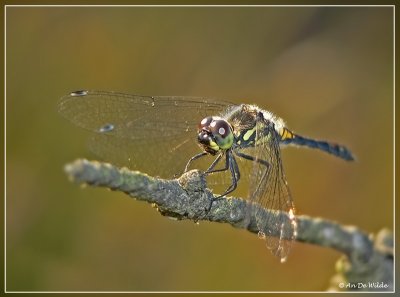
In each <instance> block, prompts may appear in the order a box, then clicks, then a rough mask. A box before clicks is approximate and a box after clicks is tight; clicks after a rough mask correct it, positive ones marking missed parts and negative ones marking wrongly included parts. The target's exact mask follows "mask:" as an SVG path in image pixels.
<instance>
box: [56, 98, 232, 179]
mask: <svg viewBox="0 0 400 297" xmlns="http://www.w3.org/2000/svg"><path fill="white" fill-rule="evenodd" d="M229 105H231V103H228V102H224V101H218V100H213V99H207V98H198V97H157V96H138V95H129V94H122V93H114V92H104V91H78V92H73V93H71V94H70V95H67V96H64V97H63V98H61V102H60V104H59V112H60V113H61V114H62V115H63V116H64V117H65V118H67V119H68V120H70V121H71V122H73V123H74V124H76V125H78V126H80V127H82V128H84V129H87V130H89V131H91V132H93V133H94V136H93V138H92V139H91V141H90V149H91V150H92V151H93V152H94V153H95V154H97V155H98V156H100V157H102V158H103V159H105V160H106V161H109V162H112V163H114V164H116V165H118V166H127V167H129V168H131V169H135V170H142V171H144V172H147V173H149V174H154V175H158V176H162V177H172V176H173V175H174V174H179V173H182V171H183V169H184V166H185V164H186V162H187V161H188V159H189V158H190V157H192V156H193V155H195V154H196V153H199V152H200V148H199V147H198V145H197V139H196V137H197V133H196V130H197V125H198V123H199V122H200V121H201V120H202V119H203V118H204V117H206V116H212V115H216V114H219V113H220V112H222V111H223V110H224V109H225V108H226V107H227V106H229Z"/></svg>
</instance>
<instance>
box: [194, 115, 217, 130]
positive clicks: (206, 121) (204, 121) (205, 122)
mask: <svg viewBox="0 0 400 297" xmlns="http://www.w3.org/2000/svg"><path fill="white" fill-rule="evenodd" d="M212 120H213V118H212V117H206V118H204V119H202V120H201V122H200V123H199V125H198V128H199V129H200V130H201V129H202V128H204V127H208V126H209V125H210V123H211V122H212Z"/></svg>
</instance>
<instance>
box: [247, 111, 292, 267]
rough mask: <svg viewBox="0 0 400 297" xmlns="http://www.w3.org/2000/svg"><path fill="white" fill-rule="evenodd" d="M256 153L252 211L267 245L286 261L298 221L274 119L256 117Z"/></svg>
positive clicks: (252, 179)
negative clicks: (270, 120) (272, 120)
mask: <svg viewBox="0 0 400 297" xmlns="http://www.w3.org/2000/svg"><path fill="white" fill-rule="evenodd" d="M253 157H255V159H256V162H253V163H254V165H253V170H252V176H251V178H250V201H251V205H252V206H251V208H250V209H251V215H253V216H254V217H255V219H256V222H257V226H258V229H259V235H260V237H262V238H265V239H266V244H267V247H268V248H269V249H270V250H271V251H272V253H273V254H274V255H276V256H277V257H278V258H280V259H281V261H282V262H283V261H285V260H286V258H287V256H288V253H289V251H290V248H291V244H292V241H293V240H294V239H295V237H296V232H297V223H296V219H295V217H294V204H293V201H292V198H291V195H290V191H289V187H288V184H287V182H286V178H285V174H284V171H283V166H282V160H281V151H280V148H279V135H278V134H277V132H276V131H275V129H274V126H273V123H272V122H269V121H267V120H265V119H264V118H262V116H258V117H257V121H256V138H255V147H254V154H253ZM264 161H266V162H267V163H266V162H264ZM263 209H267V210H268V211H267V212H265V211H263Z"/></svg>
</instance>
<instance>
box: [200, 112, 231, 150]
mask: <svg viewBox="0 0 400 297" xmlns="http://www.w3.org/2000/svg"><path fill="white" fill-rule="evenodd" d="M197 140H198V142H199V144H200V146H201V147H202V148H203V149H204V150H205V151H206V152H207V153H209V154H211V155H215V154H216V153H218V152H219V151H223V150H228V149H230V148H231V147H232V144H233V140H234V136H233V130H232V127H231V125H230V124H229V123H228V122H227V121H226V120H224V119H223V118H221V117H206V118H204V119H203V120H202V121H201V122H200V124H199V125H198V136H197Z"/></svg>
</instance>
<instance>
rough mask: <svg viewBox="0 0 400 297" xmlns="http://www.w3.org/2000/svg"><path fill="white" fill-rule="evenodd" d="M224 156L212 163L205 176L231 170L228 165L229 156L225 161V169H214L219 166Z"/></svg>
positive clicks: (220, 155)
mask: <svg viewBox="0 0 400 297" xmlns="http://www.w3.org/2000/svg"><path fill="white" fill-rule="evenodd" d="M222 156H223V154H219V155H218V157H217V158H216V159H215V160H214V162H212V164H211V165H210V167H208V169H207V170H206V172H205V174H209V173H214V172H221V171H226V170H228V169H229V164H228V162H229V161H228V154H226V161H225V167H224V168H221V169H214V167H215V166H216V165H217V164H218V162H219V161H220V160H221V158H222Z"/></svg>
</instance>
